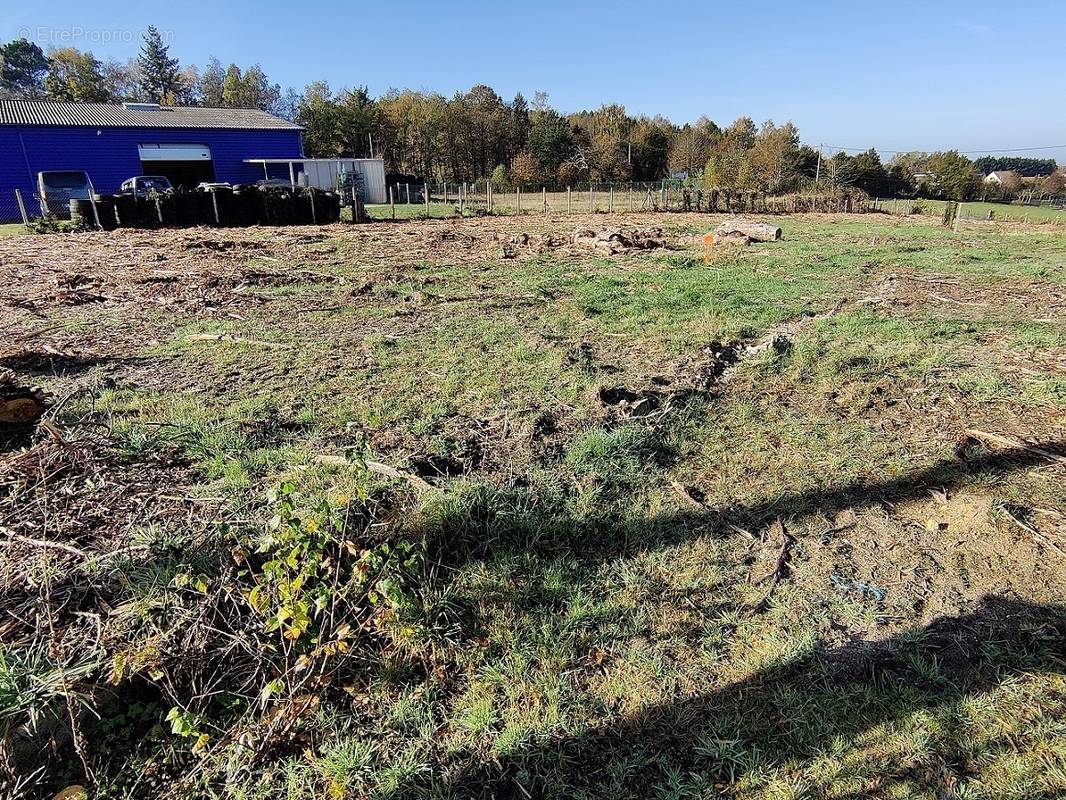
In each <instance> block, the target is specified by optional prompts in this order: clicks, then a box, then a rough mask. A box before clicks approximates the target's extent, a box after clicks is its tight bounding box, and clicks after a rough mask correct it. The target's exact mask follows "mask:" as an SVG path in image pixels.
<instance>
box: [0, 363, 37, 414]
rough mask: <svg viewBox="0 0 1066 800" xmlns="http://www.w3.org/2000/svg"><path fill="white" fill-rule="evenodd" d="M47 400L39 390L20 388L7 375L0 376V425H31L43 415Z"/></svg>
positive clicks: (26, 387)
mask: <svg viewBox="0 0 1066 800" xmlns="http://www.w3.org/2000/svg"><path fill="white" fill-rule="evenodd" d="M46 404H47V398H46V396H45V394H44V392H42V391H41V390H40V389H33V388H31V387H29V386H20V385H19V384H17V383H15V381H14V378H13V377H12V376H11V375H8V374H0V423H5V424H7V425H32V424H33V423H34V422H36V421H37V418H38V417H40V416H41V414H43V413H44V409H45V406H46Z"/></svg>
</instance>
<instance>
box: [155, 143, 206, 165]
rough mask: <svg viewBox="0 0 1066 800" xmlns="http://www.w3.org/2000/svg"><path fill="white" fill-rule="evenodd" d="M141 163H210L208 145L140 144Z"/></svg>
mask: <svg viewBox="0 0 1066 800" xmlns="http://www.w3.org/2000/svg"><path fill="white" fill-rule="evenodd" d="M137 150H138V152H140V154H141V161H210V160H211V148H210V147H208V146H207V145H206V144H140V145H137Z"/></svg>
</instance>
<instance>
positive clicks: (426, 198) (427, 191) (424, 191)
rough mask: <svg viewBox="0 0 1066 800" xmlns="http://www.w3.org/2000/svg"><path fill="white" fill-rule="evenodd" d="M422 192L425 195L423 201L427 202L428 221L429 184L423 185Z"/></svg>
mask: <svg viewBox="0 0 1066 800" xmlns="http://www.w3.org/2000/svg"><path fill="white" fill-rule="evenodd" d="M422 192H423V194H424V195H425V196H424V197H423V198H422V199H423V200H425V201H426V219H429V184H428V183H424V184H422Z"/></svg>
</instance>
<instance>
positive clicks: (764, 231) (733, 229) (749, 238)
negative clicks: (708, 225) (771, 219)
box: [714, 219, 781, 244]
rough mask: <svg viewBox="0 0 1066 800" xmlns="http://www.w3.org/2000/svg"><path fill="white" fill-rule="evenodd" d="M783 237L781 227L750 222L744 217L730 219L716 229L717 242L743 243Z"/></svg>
mask: <svg viewBox="0 0 1066 800" xmlns="http://www.w3.org/2000/svg"><path fill="white" fill-rule="evenodd" d="M780 238H781V229H780V228H779V227H777V226H776V225H767V224H766V223H764V222H748V221H747V220H743V219H728V220H726V221H725V222H723V223H721V224H720V225H719V226H718V227H716V228H715V229H714V241H715V242H716V243H720V242H729V241H737V242H740V243H743V244H747V243H749V242H776V241H777V240H778V239H780Z"/></svg>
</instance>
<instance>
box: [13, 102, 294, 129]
mask: <svg viewBox="0 0 1066 800" xmlns="http://www.w3.org/2000/svg"><path fill="white" fill-rule="evenodd" d="M0 125H75V126H79V127H87V128H231V129H238V130H240V129H243V130H299V129H300V126H299V125H296V124H295V123H292V122H289V121H288V120H284V119H280V118H278V117H275V116H273V115H271V114H267V113H266V112H265V111H260V110H259V109H256V108H196V107H193V106H180V107H173V108H168V107H163V108H160V109H153V110H151V111H139V110H134V109H131V108H125V107H124V106H122V105H117V104H113V103H60V102H55V101H52V100H0Z"/></svg>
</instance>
